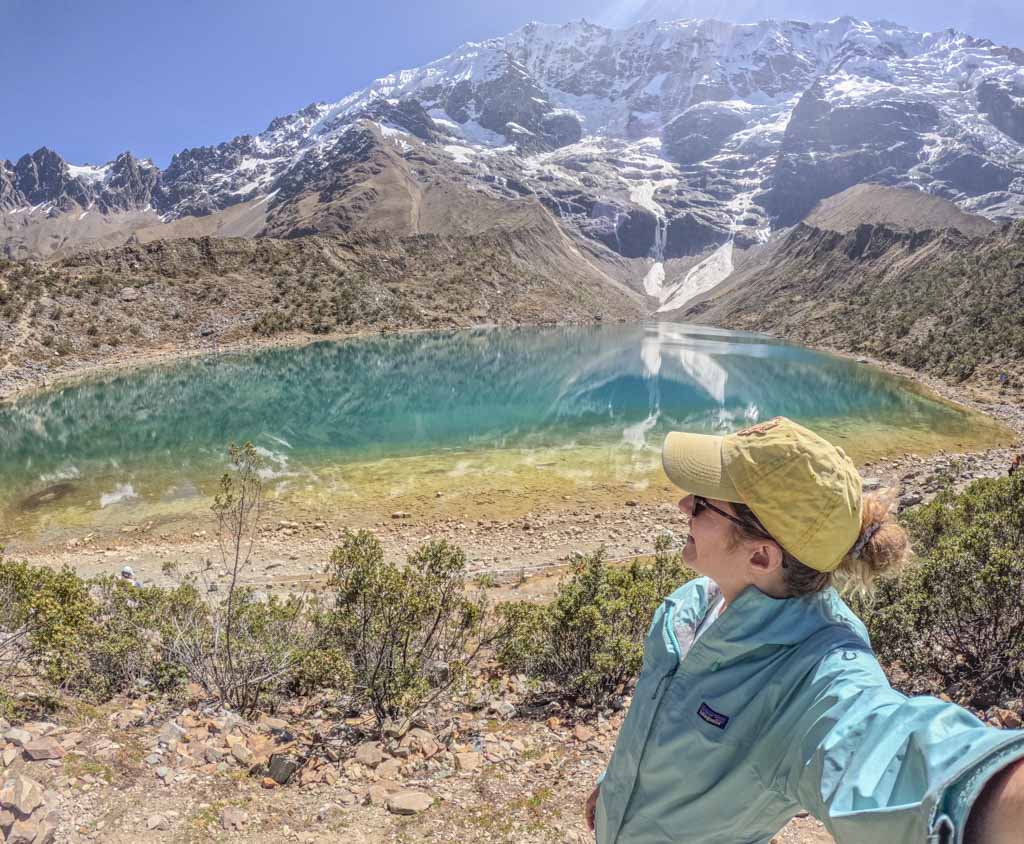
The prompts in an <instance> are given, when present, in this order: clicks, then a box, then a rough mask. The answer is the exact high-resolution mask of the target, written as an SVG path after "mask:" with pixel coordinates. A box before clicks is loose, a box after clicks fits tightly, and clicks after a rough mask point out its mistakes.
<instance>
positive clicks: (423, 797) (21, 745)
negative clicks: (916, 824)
mask: <svg viewBox="0 0 1024 844" xmlns="http://www.w3.org/2000/svg"><path fill="white" fill-rule="evenodd" d="M527 697H528V696H527V692H526V684H525V681H524V679H523V678H519V677H511V678H498V677H493V678H484V677H480V678H477V688H476V689H475V690H474V691H473V692H472V693H470V695H469V696H468V697H467V699H466V700H465V701H463V702H462V703H461V704H459V705H455V706H451V707H448V708H446V709H444V710H443V711H440V712H435V713H432V714H431V715H430V717H428V718H426V719H424V720H423V721H420V722H416V725H415V726H412V727H410V728H408V729H407V730H406V731H404V732H403V731H401V730H398V729H394V730H390V731H389V735H387V736H386V737H385V738H384V739H383V740H375V739H374V738H372V736H371V733H370V732H369V731H368V728H369V726H370V725H369V723H368V721H367V720H366V719H362V718H345V717H344V713H341V712H338V711H336V710H334V709H332V707H331V706H330V705H329V703H328V702H325V701H296V702H294V703H293V704H291V705H290V706H287V707H286V708H285V709H284V710H283V711H281V712H279V713H277V715H276V716H275V717H271V716H268V715H261V716H259V717H258V718H256V719H254V720H251V721H245V720H243V719H241V718H239V717H238V716H236V715H234V714H232V713H230V712H224V711H218V710H216V709H213V708H208V707H204V706H203V705H202V704H199V703H193V705H191V706H188V707H185V708H169V707H168V706H167V705H165V704H154V703H152V702H150V701H148V700H145V699H136V700H131V699H121V700H115V701H113V702H111V703H110V704H109V705H107V706H105V707H103V708H102V709H91V708H88V707H83V706H81V705H79V706H78V707H77V708H76V710H75V711H74V712H73V713H72V714H70V715H68V716H67V717H61V718H60V719H56V720H55V721H35V722H30V723H26V724H22V725H19V726H17V727H10V726H8V725H5V724H0V726H2V727H3V730H2V731H0V736H2V737H0V759H2V761H3V763H4V764H5V766H6V770H5V772H4V776H5V780H4V782H5V785H4V787H3V790H2V791H0V802H2V803H3V806H4V811H5V812H7V813H8V814H7V815H6V816H5V815H3V814H0V828H2V829H4V830H5V831H7V832H8V838H7V841H8V842H13V841H18V842H24V844H39V842H44V841H50V840H56V841H58V842H94V841H95V842H98V841H104V842H123V844H128V842H137V841H154V842H156V841H164V842H172V841H173V842H188V841H217V840H234V841H251V842H257V841H266V840H270V839H271V838H273V839H274V840H284V841H299V842H327V841H345V842H352V844H362V842H366V844H369V843H370V842H385V841H388V842H392V841H393V842H420V841H437V842H442V841H443V842H504V841H507V842H517V844H519V842H538V844H539V843H540V842H558V844H562V842H585V841H589V840H591V839H590V836H589V834H588V833H587V831H586V829H585V827H584V825H583V820H582V806H583V803H584V801H585V799H586V796H587V794H588V793H589V791H590V789H591V788H592V787H593V783H594V779H595V778H596V776H597V775H598V773H599V772H600V771H601V769H602V768H603V766H604V764H605V763H606V761H607V758H608V755H609V753H610V751H611V748H612V745H613V743H614V739H615V735H616V733H617V731H618V728H619V725H620V724H621V722H622V718H623V715H624V709H622V708H620V709H619V711H611V710H609V711H606V712H604V713H601V714H599V715H598V716H597V717H596V719H595V718H593V717H591V718H590V719H588V720H583V719H582V718H581V717H578V716H579V715H580V713H575V712H573V711H571V710H564V709H562V708H561V707H560V706H559V705H558V704H549V705H548V706H547V707H539V706H534V707H530V706H528V705H527V704H526V700H527ZM624 703H628V701H625V702H624ZM57 721H59V723H58V722H57ZM12 819H14V820H13V822H12V823H13V824H16V825H17V826H16V827H15V826H12V824H11V823H7V821H11V820H12ZM776 840H777V841H778V842H779V844H782V842H793V844H796V843H797V842H799V843H800V844H825V842H829V841H831V839H830V838H829V837H828V836H827V834H826V833H825V832H824V831H823V829H822V828H821V827H820V825H819V824H818V823H817V822H816V821H813V819H810V818H799V819H796V820H794V821H793V822H792V823H791V824H790V825H789V826H787V828H786V829H785V830H784V831H782V832H781V833H780V834H779V836H778V837H777V839H776Z"/></svg>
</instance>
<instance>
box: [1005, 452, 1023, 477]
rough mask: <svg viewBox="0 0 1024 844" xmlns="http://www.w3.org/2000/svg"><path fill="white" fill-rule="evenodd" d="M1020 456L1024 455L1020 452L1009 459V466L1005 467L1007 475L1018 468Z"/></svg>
mask: <svg viewBox="0 0 1024 844" xmlns="http://www.w3.org/2000/svg"><path fill="white" fill-rule="evenodd" d="M1022 457H1024V455H1021V454H1015V455H1014V457H1013V460H1011V461H1010V468H1009V469H1007V471H1006V474H1007V475H1012V474H1013V473H1014V472H1016V471H1017V470H1018V469H1019V468H1020V461H1021V458H1022Z"/></svg>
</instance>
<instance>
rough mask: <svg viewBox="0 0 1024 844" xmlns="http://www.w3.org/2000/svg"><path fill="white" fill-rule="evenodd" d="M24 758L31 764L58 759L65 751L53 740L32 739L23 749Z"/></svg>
mask: <svg viewBox="0 0 1024 844" xmlns="http://www.w3.org/2000/svg"><path fill="white" fill-rule="evenodd" d="M24 753H25V758H26V759H28V760H29V761H31V762H43V761H45V760H47V759H60V758H61V757H62V756H64V754H65V753H67V751H66V750H65V749H64V748H63V747H61V746H60V742H58V741H57V740H56V739H55V738H50V737H49V736H47V737H45V738H38V739H33V740H32V741H30V742H28V743H27V744H26V745H25V747H24Z"/></svg>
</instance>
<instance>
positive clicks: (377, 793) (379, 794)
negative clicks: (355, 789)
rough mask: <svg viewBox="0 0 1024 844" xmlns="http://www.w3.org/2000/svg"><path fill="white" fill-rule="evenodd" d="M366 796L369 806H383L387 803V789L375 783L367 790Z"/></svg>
mask: <svg viewBox="0 0 1024 844" xmlns="http://www.w3.org/2000/svg"><path fill="white" fill-rule="evenodd" d="M366 796H367V800H368V801H369V803H370V805H371V806H383V805H385V804H386V803H387V802H388V787H387V786H386V785H383V784H382V783H379V782H375V783H374V784H373V785H371V786H370V788H369V789H368V791H367V795H366Z"/></svg>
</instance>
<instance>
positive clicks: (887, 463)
mask: <svg viewBox="0 0 1024 844" xmlns="http://www.w3.org/2000/svg"><path fill="white" fill-rule="evenodd" d="M480 327H484V326H480ZM377 333H379V332H376V331H374V332H361V333H351V334H344V335H332V336H316V337H311V336H309V335H289V336H285V337H279V338H269V339H266V340H264V339H257V338H253V339H252V341H245V342H238V343H234V344H221V345H218V346H216V347H214V346H209V347H207V346H200V347H196V348H185V349H181V348H179V349H167V350H154V351H151V352H147V353H143V354H140V355H137V356H133V357H130V358H127V359H124V360H120V361H112V362H105V363H104V362H98V363H92V364H90V363H88V362H85V363H84V364H83V365H82V366H81V367H80V368H78V369H76V370H73V371H70V372H66V373H61V375H60V377H59V378H57V379H55V378H52V377H51V378H47V379H43V380H37V381H36V382H35V383H33V384H31V385H28V384H26V385H24V386H23V388H22V389H20V390H19V391H18V394H19V395H22V396H24V395H27V394H28V393H29V392H30V391H32V390H39V389H53V388H55V387H59V386H64V385H67V384H71V383H74V382H75V381H76V380H80V379H82V378H88V377H94V376H100V375H103V374H106V373H109V372H113V371H129V370H132V369H137V368H142V367H147V366H152V365H160V364H167V363H172V362H174V361H176V360H182V359H185V358H188V357H193V356H196V355H206V354H211V353H221V354H231V353H240V352H249V351H256V350H259V349H263V348H272V347H284V346H300V345H305V344H308V343H312V342H319V341H321V340H335V339H342V338H345V337H354V336H366V335H368V334H377ZM825 351H828V352H829V353H832V354H840V356H844V357H848V358H853V359H856V360H860V361H864V360H865V359H864V358H863V357H862V356H854V355H842V354H841V353H837V352H836V351H835V350H832V349H828V350H825ZM867 362H868V363H870V364H871V365H874V366H876V367H878V368H880V369H883V370H885V371H887V372H889V373H892V374H896V375H900V376H903V377H905V378H908V379H909V380H910V381H912V382H914V383H915V384H918V385H921V386H923V387H925V388H926V389H928V390H930V391H932V392H934V393H935V394H937V395H939V396H940V397H942V398H944V399H946V400H948V401H950V402H953V403H955V404H958V405H960V406H963V407H967V408H970V409H971V410H973V411H976V412H980V413H983V414H985V415H987V416H989V417H991V418H994V419H996V420H998V421H999V422H1001V423H1002V424H1004V425H1006V426H1007V427H1009V428H1010V429H1012V430H1013V431H1014V432H1016V433H1017V434H1018V435H1021V434H1024V407H1021V406H1020V405H1018V404H1015V403H1013V402H1010V401H1001V400H1000V397H999V396H997V395H991V394H985V393H983V392H980V391H976V390H974V391H970V395H968V391H965V390H964V389H963V388H962V386H955V385H949V384H945V383H944V382H940V381H938V380H937V379H934V378H931V377H928V376H922V375H920V374H919V373H914V372H912V371H908V370H906V369H905V368H902V367H898V366H895V365H893V364H889V363H887V362H884V361H867ZM1015 452H1016V446H1006V447H998V448H990V449H985V450H982V451H977V452H973V453H970V452H964V453H948V452H941V451H940V452H938V453H936V454H931V455H928V456H920V455H916V454H910V453H908V454H898V455H894V456H892V457H887V458H885V459H881V460H875V461H871V462H867V463H865V464H864V465H863V466H862V473H863V474H864V476H865V478H866V479H868V481H867V485H868V487H869V488H873V489H878V490H881V491H883V492H885V493H887V494H889V495H891V496H892V497H894V498H897V499H901V500H902V502H903V504H904V506H909V505H910V504H912V503H914V502H915V500H917V501H920V500H928V498H929V497H930V496H931V495H933V494H934V493H935V492H936V491H937V489H938V488H939V485H940V484H941V483H942V482H944V479H945V478H947V477H949V478H953V479H954V480H955V481H956V482H957V483H959V484H961V485H962V484H965V483H967V482H969V481H970V480H971V479H973V478H975V477H981V476H985V475H998V474H1002V473H1003V472H1005V469H1006V467H1007V466H1008V465H1009V462H1010V460H1011V459H1012V456H1013V454H1014V453H1015ZM569 468H572V467H569ZM553 474H554V473H553ZM442 477H446V475H444V473H442ZM591 487H592V488H591ZM505 492H506V493H508V491H507V490H506V491H505ZM675 501H676V493H675V491H674V490H673V489H672V488H671V486H670V485H669V484H668V482H667V480H665V479H664V478H663V477H661V476H660V475H659V474H658V472H657V469H656V468H653V466H652V468H651V469H650V470H649V471H648V474H647V475H645V476H644V477H643V479H642V482H640V483H637V482H636V479H635V477H634V479H633V480H631V481H630V482H628V483H626V482H621V483H616V482H614V480H608V479H601V481H600V482H595V483H594V484H592V485H589V486H586V485H585V486H579V485H577V486H575V487H573V486H565V485H559V484H557V483H555V482H554V481H552V482H551V483H550V484H547V485H541V486H539V487H537V488H536V489H530V490H515V489H514V490H512V491H511V492H510V493H509V494H506V495H505V496H504V497H502V498H501V503H500V507H498V506H496V505H497V502H496V501H495V499H493V498H492V497H490V496H487V495H484V494H482V493H480V492H476V493H474V495H472V496H468V497H467V496H463V497H461V498H460V497H459V496H458V495H457V494H451V495H446V491H444V490H442V489H440V488H439V489H437V490H436V491H434V490H430V491H429V492H426V493H424V494H423V495H420V496H419V497H418V498H414V499H412V500H409V499H401V500H398V499H396V500H395V503H392V502H391V500H390V499H388V498H387V497H383V496H382V497H378V499H376V500H374V501H373V502H368V503H367V506H364V507H345V508H335V507H334V506H332V503H331V502H329V501H313V500H310V501H306V502H304V503H302V504H301V505H299V506H295V505H294V504H293V505H292V506H284V505H282V504H281V503H280V502H273V501H272V502H270V503H269V506H268V510H267V513H266V514H265V518H264V520H263V529H262V533H261V537H260V541H259V544H258V550H257V553H256V556H255V558H254V565H253V567H252V570H251V571H250V572H249V573H248V576H247V580H248V581H249V582H251V583H253V584H254V585H258V586H260V587H261V588H267V589H296V588H302V587H303V585H305V584H311V585H314V586H315V585H316V584H317V583H320V582H323V572H324V569H325V565H326V563H327V560H328V558H329V556H330V550H331V548H332V547H333V546H334V545H335V544H337V542H338V541H339V539H340V537H341V536H342V535H343V532H344V530H345V529H358V528H366V529H369V530H373V531H375V532H376V533H377V534H378V535H379V536H380V538H381V540H382V542H383V544H384V546H385V548H386V549H387V553H388V555H389V557H391V558H394V559H399V558H402V557H404V556H405V555H406V554H408V553H409V552H410V551H412V550H413V549H414V548H415V547H417V546H418V545H420V544H422V543H423V542H426V541H428V540H430V539H435V538H438V539H440V538H443V539H447V540H448V541H450V542H453V543H455V544H457V545H460V546H461V547H463V548H464V549H465V550H466V553H467V558H468V559H469V561H470V566H471V568H472V569H473V570H475V571H478V572H481V573H487V574H488V575H489V576H491V577H492V578H494V579H496V580H502V579H522V578H524V577H527V576H529V575H530V574H533V573H535V572H541V571H545V570H549V569H553V568H557V567H558V566H559V565H564V564H565V561H566V560H567V559H568V558H569V557H570V556H571V555H572V554H573V553H575V552H587V551H592V550H594V549H596V548H598V547H600V546H604V547H605V548H606V549H607V551H608V553H609V555H610V556H611V557H612V558H616V559H618V558H628V557H630V556H632V555H636V554H639V553H644V552H646V551H648V550H650V549H651V547H652V546H653V543H654V539H655V537H656V536H657V535H658V534H659V533H662V532H665V531H670V532H672V533H673V534H674V535H675V536H677V538H682V537H684V536H685V532H686V529H687V525H686V521H685V519H684V518H683V517H682V516H681V515H680V514H679V513H678V510H677V509H676V506H675ZM213 534H214V524H213V519H212V516H211V515H210V514H209V513H208V512H205V510H202V509H194V510H193V511H192V512H191V513H188V514H183V515H182V517H181V518H175V519H169V520H161V519H159V518H154V519H150V518H145V517H140V518H138V519H134V520H132V521H128V522H125V523H112V524H108V525H105V526H104V527H100V528H83V529H81V530H76V531H70V532H68V531H42V532H41V533H40V535H39V536H38V537H36V538H34V539H31V540H26V539H23V538H18V537H15V538H14V539H13V540H11V539H8V549H7V553H8V555H9V556H14V557H17V558H22V559H27V560H29V561H30V562H35V563H40V564H45V565H50V566H60V565H71V566H72V567H74V568H75V569H76V570H78V571H79V572H80V573H82V574H83V575H86V576H88V575H93V574H101V573H111V572H116V571H117V570H119V569H120V567H121V566H123V565H130V566H132V567H133V569H135V572H136V575H137V576H138V577H140V578H141V579H142V580H143V581H145V582H165V581H166V580H167V576H166V575H165V574H164V573H163V567H164V565H165V564H166V563H168V562H171V561H173V562H176V563H178V564H180V565H181V567H182V568H184V569H186V570H187V569H192V568H194V567H196V566H199V565H201V564H202V563H203V562H204V561H205V560H211V559H212V560H216V559H217V555H218V551H217V543H216V541H215V537H214V535H213Z"/></svg>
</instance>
